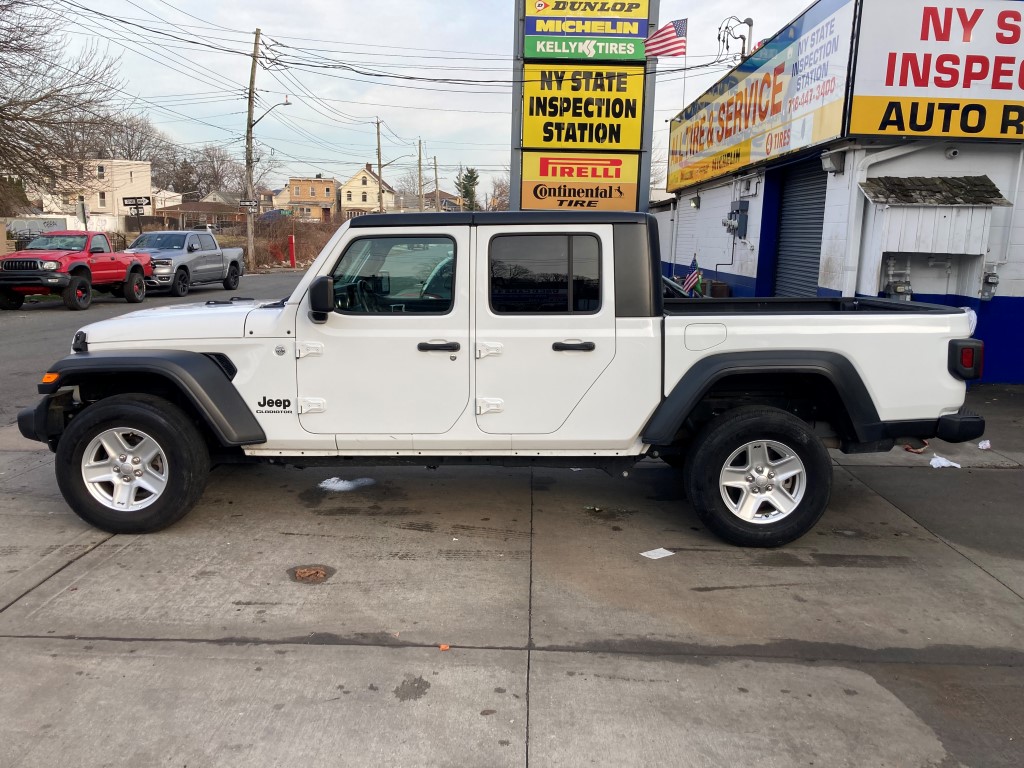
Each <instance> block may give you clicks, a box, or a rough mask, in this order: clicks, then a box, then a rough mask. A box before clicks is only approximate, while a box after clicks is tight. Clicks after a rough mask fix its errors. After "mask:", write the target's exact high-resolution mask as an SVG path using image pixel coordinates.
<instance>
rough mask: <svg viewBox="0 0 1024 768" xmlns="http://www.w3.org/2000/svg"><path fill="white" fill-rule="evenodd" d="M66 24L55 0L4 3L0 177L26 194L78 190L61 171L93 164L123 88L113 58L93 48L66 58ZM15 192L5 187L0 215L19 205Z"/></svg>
mask: <svg viewBox="0 0 1024 768" xmlns="http://www.w3.org/2000/svg"><path fill="white" fill-rule="evenodd" d="M66 23H67V21H66V19H65V18H64V17H63V16H62V14H61V13H60V10H59V9H58V8H57V7H56V5H55V4H54V3H53V2H52V0H0V71H2V72H3V73H4V76H3V77H2V78H0V115H3V120H0V173H2V174H3V175H5V176H8V177H12V178H16V179H18V181H19V182H20V185H21V186H23V187H24V188H25V189H36V190H52V191H54V192H57V193H68V192H70V191H72V190H77V189H80V188H81V183H80V182H79V180H78V179H77V178H76V174H74V173H72V174H67V175H66V174H65V173H63V172H62V167H63V168H65V169H66V168H67V167H68V165H69V164H75V163H78V162H80V161H81V160H84V159H85V158H86V157H88V156H90V153H89V149H90V147H92V145H93V143H94V140H95V137H96V135H97V131H98V130H99V129H102V128H104V127H106V126H108V124H109V122H108V121H109V111H110V110H109V105H108V98H109V94H110V92H111V91H112V90H117V89H118V88H119V82H118V80H117V64H116V62H115V61H114V60H113V59H112V58H111V57H109V56H106V55H103V54H102V53H101V52H100V51H99V50H98V49H96V48H94V47H89V48H86V49H84V50H82V51H81V52H79V53H77V54H67V53H65V51H67V50H68V44H67V39H66V37H65V36H64V35H63V34H62V33H61V29H62V24H66ZM83 152H84V153H86V154H81V153H83ZM91 156H92V157H95V156H96V155H95V148H93V153H91ZM66 176H67V177H66ZM11 189H12V187H11V185H9V184H8V185H3V187H0V212H10V209H11V208H12V207H13V206H16V205H17V204H18V202H19V200H18V195H16V194H15V195H13V196H12V194H11V192H10V190H11Z"/></svg>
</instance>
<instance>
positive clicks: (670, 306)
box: [665, 297, 963, 315]
mask: <svg viewBox="0 0 1024 768" xmlns="http://www.w3.org/2000/svg"><path fill="white" fill-rule="evenodd" d="M834 312H861V313H869V314H888V313H892V312H902V313H911V314H940V315H941V314H962V313H963V310H962V309H960V308H958V307H947V306H944V305H941V304H925V303H922V302H918V301H902V300H900V299H879V298H866V297H845V298H822V299H816V298H807V299H785V298H782V299H777V298H750V299H665V314H666V315H736V314H749V313H757V314H766V315H820V314H831V313H834Z"/></svg>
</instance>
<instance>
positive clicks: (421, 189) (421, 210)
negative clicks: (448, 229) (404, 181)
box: [418, 139, 423, 213]
mask: <svg viewBox="0 0 1024 768" xmlns="http://www.w3.org/2000/svg"><path fill="white" fill-rule="evenodd" d="M418 165H419V174H420V213H423V139H420V152H419V160H418Z"/></svg>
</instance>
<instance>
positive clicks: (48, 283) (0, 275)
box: [0, 269, 71, 291]
mask: <svg viewBox="0 0 1024 768" xmlns="http://www.w3.org/2000/svg"><path fill="white" fill-rule="evenodd" d="M70 280H71V276H70V275H69V274H67V273H66V272H52V271H50V270H46V269H34V270H24V271H22V270H17V271H14V270H11V271H8V270H0V288H3V289H7V290H14V289H18V288H41V289H44V290H46V291H62V290H64V289H65V288H67V285H68V282H70Z"/></svg>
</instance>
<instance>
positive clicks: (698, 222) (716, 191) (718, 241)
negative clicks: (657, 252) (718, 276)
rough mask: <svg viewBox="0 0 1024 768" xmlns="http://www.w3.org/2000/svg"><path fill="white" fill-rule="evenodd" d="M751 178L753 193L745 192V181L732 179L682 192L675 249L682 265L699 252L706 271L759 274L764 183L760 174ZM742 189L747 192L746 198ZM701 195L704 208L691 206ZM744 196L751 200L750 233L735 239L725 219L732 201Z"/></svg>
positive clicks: (701, 203) (743, 198) (748, 214)
mask: <svg viewBox="0 0 1024 768" xmlns="http://www.w3.org/2000/svg"><path fill="white" fill-rule="evenodd" d="M748 178H749V181H750V192H749V193H745V189H746V183H745V182H744V181H743V180H739V181H732V180H729V181H726V182H725V183H722V182H717V183H712V184H710V185H708V186H706V187H703V188H700V189H688V190H686V191H685V192H684V193H683V194H682V197H681V198H680V201H679V214H678V215H679V220H678V223H677V225H676V248H675V258H676V263H677V264H678V265H679V266H680V267H686V266H688V265H689V264H690V262H691V260H692V259H693V257H694V254H696V256H697V264H698V265H699V266H700V267H701V269H703V270H708V271H712V270H717V271H719V272H720V273H722V275H724V276H728V275H741V276H743V277H747V278H751V279H753V278H754V277H756V275H757V245H758V242H759V239H760V232H761V203H762V200H763V198H762V192H763V183H762V181H761V179H760V177H758V176H754V177H748ZM741 192H744V196H742V197H741ZM698 195H699V196H700V208H699V209H694V208H692V207H690V199H691V198H693V197H697V196H698ZM741 199H742V200H747V201H748V202H749V203H750V208H749V210H748V211H747V236H746V238H745V239H744V240H740V239H738V238H735V242H734V238H733V236H732V235H731V234H730V233H729V232H728V230H726V228H725V227H724V226H722V219H725V218H727V217H728V216H729V209H730V208H731V207H732V202H733V201H734V200H741ZM734 246H735V247H734ZM730 262H731V263H730Z"/></svg>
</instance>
